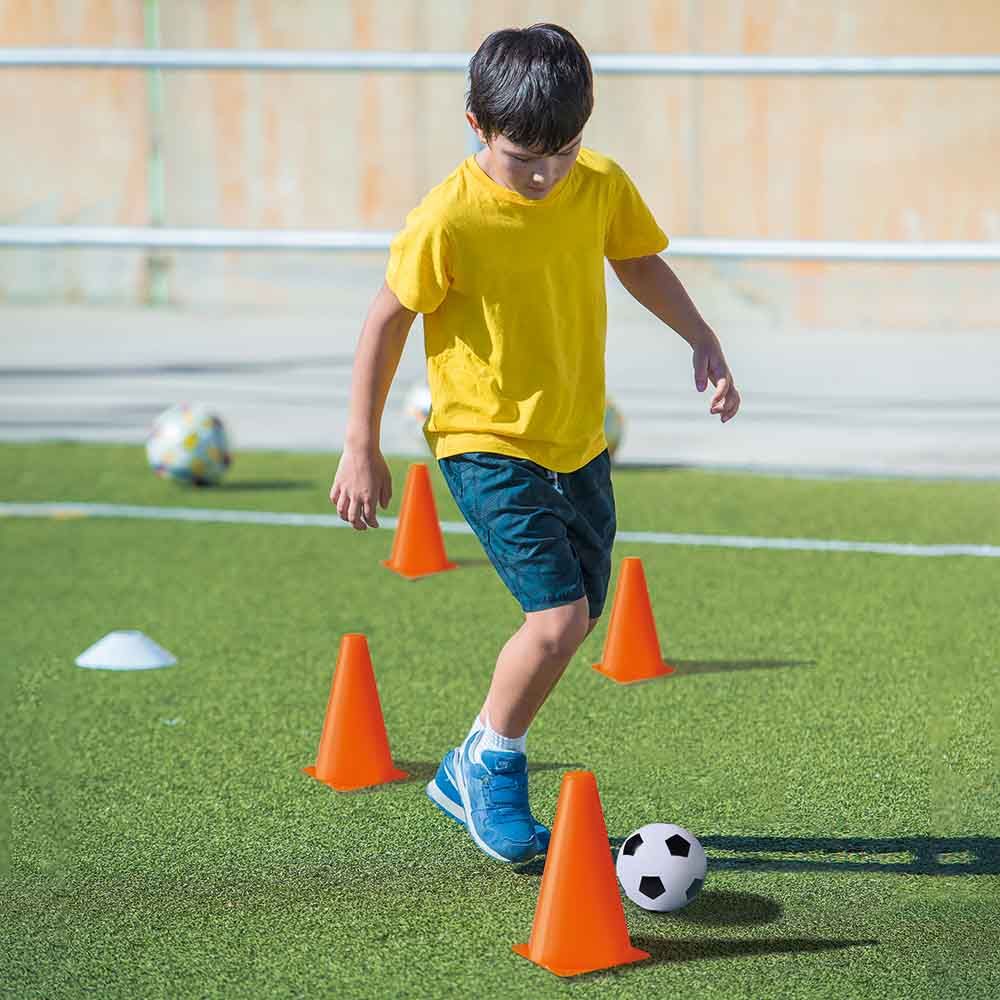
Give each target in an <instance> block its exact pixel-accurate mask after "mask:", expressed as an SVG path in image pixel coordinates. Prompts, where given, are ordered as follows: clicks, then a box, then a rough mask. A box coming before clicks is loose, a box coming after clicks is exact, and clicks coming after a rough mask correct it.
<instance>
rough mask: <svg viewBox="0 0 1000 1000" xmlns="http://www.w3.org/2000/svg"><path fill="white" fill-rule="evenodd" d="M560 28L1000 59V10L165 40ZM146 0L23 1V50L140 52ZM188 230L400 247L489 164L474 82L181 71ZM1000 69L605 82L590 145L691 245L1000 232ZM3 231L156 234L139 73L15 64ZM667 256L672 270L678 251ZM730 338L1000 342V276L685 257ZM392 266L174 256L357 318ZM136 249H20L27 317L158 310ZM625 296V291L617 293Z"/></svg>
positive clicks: (174, 133) (692, 280)
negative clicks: (341, 233) (911, 337)
mask: <svg viewBox="0 0 1000 1000" xmlns="http://www.w3.org/2000/svg"><path fill="white" fill-rule="evenodd" d="M540 20H552V21H555V22H557V23H560V24H563V25H565V26H567V27H568V28H570V30H572V31H573V32H574V34H576V35H577V37H578V38H579V39H580V41H581V42H582V43H583V45H584V46H585V47H586V48H587V50H588V52H590V53H591V54H592V55H593V54H595V53H598V52H648V51H655V52H675V53H694V52H707V53H726V54H734V53H748V54H750V53H753V54H771V55H862V54H864V55H897V54H900V55H901V54H932V53H938V54H974V53H993V52H996V51H998V50H1000V5H997V4H996V2H995V0H955V2H953V3H952V4H949V5H940V4H932V3H930V2H929V0H841V2H840V3H838V4H829V3H827V2H825V0H822V2H821V0H808V2H802V0H800V2H794V0H714V2H711V3H699V2H696V0H641V2H640V0H635V2H630V3H628V4H622V3H621V2H617V0H616V2H612V0H589V2H550V3H536V2H530V3H529V2H514V0H508V2H496V0H495V2H491V3H470V2H467V0H434V2H433V3H428V2H425V0H340V2H329V0H326V2H323V0H298V2H296V3H284V2H282V3H279V2H278V0H212V2H211V3H205V2H203V0H169V2H162V3H161V13H160V30H161V44H162V45H163V46H164V47H192V48H200V47H219V48H289V49H296V48H312V49H317V48H325V49H389V50H402V51H405V50H438V51H465V52H470V53H471V52H472V51H474V50H475V49H476V48H477V47H478V45H479V43H480V42H481V41H482V39H483V38H484V37H485V36H486V35H487V34H488V33H489V32H490V31H493V30H496V29H497V28H500V27H505V26H510V25H518V26H525V25H528V24H531V23H533V22H535V21H540ZM143 43H144V26H143V8H142V4H141V3H140V2H139V0H61V2H60V0H33V2H32V3H30V4H25V3H23V2H21V0H0V44H2V45H4V46H11V45H38V46H50V45H51V46H55V45H81V46H123V47H126V46H127V47H141V46H142V45H143ZM162 80H163V85H164V100H165V110H166V115H165V121H164V135H163V140H164V147H163V148H164V157H165V193H166V213H165V223H166V224H167V225H176V226H194V225H209V226H236V227H302V228H310V227H316V228H326V227H330V228H345V229H346V228H372V229H385V230H395V229H398V228H399V226H400V225H401V224H402V222H403V219H404V217H405V215H406V212H407V211H408V210H409V208H411V207H412V206H413V204H415V203H416V202H417V201H418V200H419V199H420V197H421V196H422V195H423V193H424V192H425V191H426V190H427V189H428V188H430V187H431V186H433V185H434V184H435V183H437V181H438V180H440V179H441V178H442V177H443V176H445V175H446V174H447V173H448V172H450V171H451V170H452V169H453V168H454V166H455V165H456V163H457V162H458V161H459V160H460V159H461V158H462V157H463V156H465V155H466V154H467V138H468V131H467V128H466V126H465V123H464V120H463V111H464V100H465V97H464V92H465V79H464V76H463V75H462V74H458V73H440V74H432V75H431V74H405V73H337V74H322V73H277V72H262V73H251V72H231V71H226V72H201V71H193V72H167V73H164V74H162ZM998 94H1000V78H997V77H982V78H955V79H942V78H899V79H896V78H889V79H873V78H856V79H840V78H837V79H831V78H825V79H824V78H791V79H785V78H707V79H699V78H660V79H656V78H650V77H621V76H598V78H597V80H596V107H595V111H594V115H593V117H592V118H591V121H590V123H589V124H588V126H587V129H586V131H585V134H584V141H585V142H586V143H587V144H588V145H590V146H593V147H595V148H597V149H599V150H601V151H602V152H605V153H607V154H609V155H611V156H613V157H615V158H616V159H618V160H619V161H620V162H621V163H622V164H623V165H624V166H625V167H626V169H627V170H628V171H629V172H630V173H631V175H632V176H633V178H634V179H635V180H636V182H637V183H638V185H639V187H640V190H642V191H643V193H644V195H645V197H646V199H647V201H648V202H649V203H650V205H651V207H652V208H653V210H654V212H655V214H656V216H657V218H658V220H659V221H660V223H661V225H662V226H663V227H664V229H665V230H666V231H667V232H668V233H670V234H671V235H674V236H681V235H685V236H686V235H706V236H733V237H773V238H801V239H811V238H830V239H885V240H896V239H899V240H906V239H927V240H937V239H941V240H1000V180H998V177H1000V172H998V170H997V164H998V163H1000V100H998V99H997V97H998ZM0 120H2V121H3V122H4V128H3V130H2V133H0V152H2V155H0V221H2V222H3V223H39V224H48V223H64V224H65V223H74V222H79V223H87V224H98V225H104V224H108V225H110V224H143V223H145V222H146V221H147V220H148V218H149V215H148V212H149V207H148V194H147V184H148V162H147V159H148V157H147V154H148V145H149V134H150V116H149V111H148V102H147V80H146V74H144V73H143V72H141V71H134V70H101V71H94V70H75V71H64V70H52V69H39V70H18V71H13V70H3V71H0ZM668 259H669V256H668ZM672 263H674V266H675V268H676V269H677V270H678V272H679V273H680V274H681V276H682V278H683V279H684V280H685V282H686V283H687V284H688V285H689V287H690V289H691V291H692V294H693V295H694V296H695V300H696V302H698V303H699V305H700V306H701V307H702V310H703V311H704V312H705V314H706V315H707V316H708V317H709V319H711V320H712V321H714V322H722V321H725V322H728V323H733V322H740V323H745V324H747V325H763V326H768V327H773V326H778V327H785V328H793V329H796V328H817V327H821V328H853V329H856V328H870V327H876V326H877V327H896V328H906V329H939V330H950V329H959V328H961V329H973V328H995V327H997V325H998V323H997V319H996V312H997V310H996V306H997V300H998V298H1000V296H998V292H997V289H998V288H1000V268H998V267H997V266H993V265H956V264H950V265H900V264H894V265H868V264H843V263H841V264H817V263H767V264H765V263H759V262H758V263H755V262H718V263H696V262H691V261H683V260H675V261H672ZM383 264H384V255H382V254H379V253H376V254H351V255H344V254H332V253H331V254H300V253H295V254H293V253H282V254H272V253H267V254H264V253H255V252H254V253H204V252H181V253H172V254H170V255H169V287H170V294H171V300H172V301H173V302H176V303H178V304H182V305H209V304H219V305H227V306H236V305H240V304H243V305H254V306H266V305H273V306H279V307H282V308H285V307H288V306H304V307H324V306H332V305H335V303H336V301H337V294H338V292H337V289H338V285H341V284H342V283H344V282H348V283H354V282H358V281H361V282H374V283H375V287H377V283H378V280H379V272H380V270H381V268H382V266H383ZM146 271H147V269H146V266H145V259H144V254H143V253H142V252H140V251H120V252H110V251H96V250H76V251H13V250H9V249H8V250H0V296H3V297H6V298H8V299H33V298H39V299H53V298H54V299H81V300H88V301H90V300H105V301H107V300H111V301H143V300H144V298H145V296H146V295H147V278H146ZM612 280H613V279H612Z"/></svg>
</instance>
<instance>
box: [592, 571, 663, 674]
mask: <svg viewBox="0 0 1000 1000" xmlns="http://www.w3.org/2000/svg"><path fill="white" fill-rule="evenodd" d="M593 666H594V669H595V670H597V671H600V673H602V674H604V675H605V676H607V677H610V678H611V679H612V680H613V681H618V683H619V684H632V683H634V682H635V681H646V680H650V679H651V678H653V677H663V676H665V675H666V674H672V673H673V672H674V668H673V667H672V666H670V664H669V663H667V662H666V661H665V660H664V659H663V657H662V656H661V655H660V640H659V639H658V638H657V637H656V622H655V621H653V609H652V607H651V606H650V603H649V591H648V589H647V588H646V574H645V573H643V571H642V560H641V559H640V558H639V557H638V556H626V557H625V558H624V559H622V569H621V575H620V576H619V577H618V586H617V587H616V588H615V600H614V603H613V604H612V605H611V622H610V624H609V625H608V637H607V639H606V640H605V642H604V658H603V662H601V663H595V664H594V665H593Z"/></svg>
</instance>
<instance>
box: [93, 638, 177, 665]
mask: <svg viewBox="0 0 1000 1000" xmlns="http://www.w3.org/2000/svg"><path fill="white" fill-rule="evenodd" d="M176 662H177V659H176V658H175V657H174V656H173V655H172V654H171V653H169V652H168V651H167V650H165V649H164V648H163V647H162V646H158V645H157V644H156V643H155V642H153V640H152V639H150V638H149V637H148V636H146V635H143V634H142V632H139V631H138V630H136V629H128V630H126V631H121V632H109V633H108V634H107V635H106V636H105V637H104V638H103V639H101V640H100V641H99V642H95V643H94V645H93V646H91V647H90V649H87V650H84V651H83V652H82V653H81V654H80V655H79V656H78V657H77V658H76V665H77V666H78V667H89V668H91V669H92V670H155V669H156V668H157V667H169V666H172V665H173V664H175V663H176Z"/></svg>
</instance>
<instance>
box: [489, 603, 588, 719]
mask: <svg viewBox="0 0 1000 1000" xmlns="http://www.w3.org/2000/svg"><path fill="white" fill-rule="evenodd" d="M532 613H533V614H544V613H545V612H532ZM599 621H600V618H590V619H588V623H587V631H586V632H585V633H584V635H583V638H584V639H586V638H587V636H588V635H590V633H591V632H593V631H594V626H595V625H597V623H598V622H599ZM527 624H528V621H527V619H525V623H524V625H522V626H521V628H520V629H518V631H517V632H515V633H514V636H512V637H511V640H508V642H507V645H506V646H504V648H503V650H502V651H501V654H500V655H501V656H503V654H504V652H506V651H507V647H508V646H510V644H511V641H513V639H514V637H515V636H517V635H519V634H520V633H521V631H522V630H523V629H524V626H525V625H527ZM570 659H572V657H570ZM499 662H500V661H499V658H498V660H497V664H498V665H499ZM568 665H569V660H567V661H566V664H565V665H564V667H563V669H564V670H565V666H568ZM562 673H563V671H559V672H558V673H555V672H553V675H552V676H551V677H550V680H549V684H548V687H547V688H546V689H545V694H544V695H543V696H542V700H541V701H540V702H539V705H538V709H536V710H535V714H536V715H537V714H538V711H539V709H540V708H541V706H542V705H544V704H545V702H546V701H547V700H548V697H549V695H550V694H551V693H552V690H553V688H554V687H555V686H556V684H557V683H558V682H559V678H560V677H561V676H562ZM488 705H489V694H488V693H487V697H486V700H484V701H483V705H482V708H480V709H479V715H478V716H477V717H476V720H475V722H474V723H473V728H474V729H482V728H483V726H484V725H485V724H486V718H487V711H488ZM494 728H496V727H494ZM497 731H498V732H504V731H503V730H502V729H498V730H497ZM504 735H510V734H509V733H504Z"/></svg>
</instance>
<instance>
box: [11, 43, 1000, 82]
mask: <svg viewBox="0 0 1000 1000" xmlns="http://www.w3.org/2000/svg"><path fill="white" fill-rule="evenodd" d="M471 58H472V54H471V53H464V52H375V51H367V52H351V51H317V52H307V51H301V50H295V51H292V50H289V51H285V52H283V51H280V50H274V49H270V50H254V49H240V50H232V49H81V48H72V49H29V48H14V49H11V48H0V68H10V67H21V68H24V67H30V66H34V67H63V68H71V67H76V68H90V69H122V68H132V69H213V70H214V69H229V70H268V69H270V70H286V71H287V70H293V71H298V70H321V71H329V70H349V71H355V70H372V71H388V70H398V71H402V72H407V73H442V72H459V71H461V72H465V71H467V69H468V65H469V60H470V59H471ZM590 63H591V66H592V67H593V70H594V72H595V73H627V74H637V75H641V74H653V75H668V76H992V75H995V74H1000V55H996V56H713V55H695V56H684V55H662V54H658V53H644V52H637V53H608V54H604V55H601V54H595V55H592V56H591V57H590Z"/></svg>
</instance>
